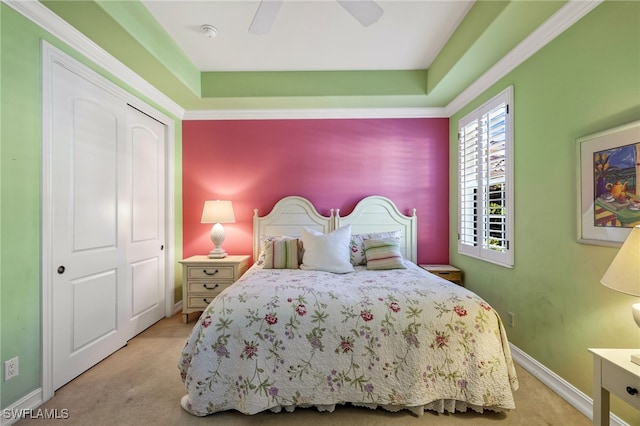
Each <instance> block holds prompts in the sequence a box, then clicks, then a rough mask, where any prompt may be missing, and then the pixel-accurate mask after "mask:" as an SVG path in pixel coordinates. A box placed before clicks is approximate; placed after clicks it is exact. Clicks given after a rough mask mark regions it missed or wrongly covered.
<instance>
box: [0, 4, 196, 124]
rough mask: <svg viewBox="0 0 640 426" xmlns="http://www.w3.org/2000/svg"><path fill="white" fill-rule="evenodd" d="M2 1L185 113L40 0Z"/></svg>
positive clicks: (160, 102)
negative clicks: (39, 0)
mask: <svg viewBox="0 0 640 426" xmlns="http://www.w3.org/2000/svg"><path fill="white" fill-rule="evenodd" d="M1 1H2V2H3V3H5V4H6V5H7V6H9V7H11V8H12V9H14V10H15V11H16V12H18V13H20V14H21V15H22V16H24V17H25V18H27V19H29V20H30V21H32V22H33V23H34V24H36V25H38V26H39V27H41V28H42V29H44V30H45V31H47V32H49V33H51V35H53V36H55V37H57V38H59V39H60V40H61V41H63V42H64V43H66V44H67V45H69V46H70V47H72V48H73V49H74V50H77V51H78V52H79V53H81V54H82V55H84V56H86V57H87V59H89V60H90V61H91V62H94V63H95V64H96V65H98V66H100V67H102V68H104V69H105V70H107V71H108V72H110V73H111V74H113V75H114V76H115V77H117V78H119V79H120V80H122V81H123V82H124V83H125V84H127V85H129V86H131V87H133V88H135V90H137V91H138V92H140V94H142V95H143V96H146V97H147V98H149V99H150V100H151V101H152V102H155V103H156V104H158V105H159V106H161V107H162V108H165V109H166V110H167V111H168V112H169V113H171V114H173V115H175V116H176V117H178V118H182V116H183V115H184V108H182V107H181V106H180V105H178V104H177V103H175V102H174V101H173V100H172V99H171V98H169V97H168V96H167V95H165V94H164V93H162V92H161V91H160V90H158V89H156V88H155V87H154V86H153V85H151V84H150V83H149V82H147V81H146V80H145V79H144V78H142V77H140V76H139V75H138V74H136V73H135V72H133V71H132V70H131V69H130V68H129V67H127V66H126V65H124V64H123V63H122V62H120V61H119V60H117V59H116V58H115V57H113V56H111V55H110V54H109V53H108V52H107V51H106V50H104V49H103V48H101V47H100V46H99V45H97V44H96V43H94V42H93V41H91V40H90V39H89V38H88V37H86V36H85V35H84V34H82V33H81V32H80V31H78V30H76V29H75V28H74V27H72V26H71V25H69V24H68V23H67V22H66V21H65V20H63V19H62V18H60V17H59V16H58V15H56V14H55V13H53V12H52V11H51V10H49V9H48V8H47V7H46V6H44V5H43V4H41V3H40V2H37V1H17V0H1Z"/></svg>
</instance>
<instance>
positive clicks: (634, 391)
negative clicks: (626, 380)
mask: <svg viewBox="0 0 640 426" xmlns="http://www.w3.org/2000/svg"><path fill="white" fill-rule="evenodd" d="M627 393H628V394H629V395H631V396H633V395H637V394H638V389H636V388H632V387H631V386H627Z"/></svg>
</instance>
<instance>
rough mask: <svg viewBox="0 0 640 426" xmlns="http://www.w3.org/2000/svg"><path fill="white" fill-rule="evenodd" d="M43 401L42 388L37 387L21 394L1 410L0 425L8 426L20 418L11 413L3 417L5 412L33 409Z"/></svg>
mask: <svg viewBox="0 0 640 426" xmlns="http://www.w3.org/2000/svg"><path fill="white" fill-rule="evenodd" d="M43 403H44V400H43V399H42V388H38V389H36V390H34V391H33V392H30V393H28V394H27V395H25V396H23V397H22V398H20V399H19V400H17V401H16V402H14V403H13V404H11V405H10V406H8V407H7V408H5V409H3V410H2V415H0V425H1V426H9V425H12V424H14V423H15V422H17V421H18V420H20V418H19V417H18V418H15V417H13V416H12V415H11V414H9V416H8V417H9V418H8V419H7V418H6V417H5V415H6V414H5V413H18V412H24V411H29V410H35V409H36V408H38V407H39V406H41V405H42V404H43Z"/></svg>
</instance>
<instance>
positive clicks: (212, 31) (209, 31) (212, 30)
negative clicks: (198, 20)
mask: <svg viewBox="0 0 640 426" xmlns="http://www.w3.org/2000/svg"><path fill="white" fill-rule="evenodd" d="M200 31H202V32H203V33H204V35H206V36H207V37H209V38H214V37H215V36H216V35H218V30H217V29H216V27H214V26H213V25H209V24H204V25H203V26H201V27H200Z"/></svg>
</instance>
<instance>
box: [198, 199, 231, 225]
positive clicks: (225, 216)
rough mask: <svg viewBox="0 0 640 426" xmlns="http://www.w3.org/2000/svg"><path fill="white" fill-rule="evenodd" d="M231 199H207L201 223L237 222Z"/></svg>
mask: <svg viewBox="0 0 640 426" xmlns="http://www.w3.org/2000/svg"><path fill="white" fill-rule="evenodd" d="M235 221H236V216H235V215H234V214H233V204H231V201H222V200H215V201H205V202H204V208H203V209H202V219H201V220H200V222H201V223H235Z"/></svg>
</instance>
